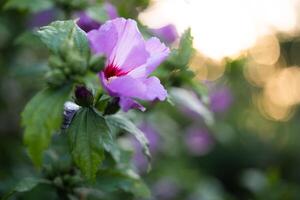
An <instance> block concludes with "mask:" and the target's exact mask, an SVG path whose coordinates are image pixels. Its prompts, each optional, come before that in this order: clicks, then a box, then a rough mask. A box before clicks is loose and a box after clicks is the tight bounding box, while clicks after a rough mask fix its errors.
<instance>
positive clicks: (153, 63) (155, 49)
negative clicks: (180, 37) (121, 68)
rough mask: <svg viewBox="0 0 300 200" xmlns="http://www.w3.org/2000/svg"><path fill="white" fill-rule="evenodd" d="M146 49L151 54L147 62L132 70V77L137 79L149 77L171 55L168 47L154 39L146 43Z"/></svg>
mask: <svg viewBox="0 0 300 200" xmlns="http://www.w3.org/2000/svg"><path fill="white" fill-rule="evenodd" d="M146 49H147V51H148V52H149V53H150V57H149V58H148V59H147V62H146V63H145V64H144V65H142V66H140V67H138V68H136V69H134V70H132V71H131V72H130V75H131V76H132V77H135V78H141V77H147V76H149V75H150V74H151V73H152V72H153V71H154V70H155V69H156V68H157V66H158V65H160V64H161V63H162V62H163V61H164V60H165V59H166V58H167V57H168V55H169V53H170V50H169V48H168V47H166V45H164V44H163V43H161V42H160V41H159V39H157V38H155V37H152V38H150V39H149V40H148V41H147V42H146Z"/></svg>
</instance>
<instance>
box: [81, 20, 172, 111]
mask: <svg viewBox="0 0 300 200" xmlns="http://www.w3.org/2000/svg"><path fill="white" fill-rule="evenodd" d="M87 37H88V39H89V42H90V46H91V49H92V52H93V53H94V54H97V55H104V56H105V57H106V58H107V61H106V66H105V68H104V70H103V71H101V72H99V77H100V80H101V83H102V85H103V87H104V89H105V90H106V91H107V92H108V93H109V95H111V96H113V97H118V98H119V105H120V107H121V108H122V110H123V111H125V112H126V111H128V110H129V109H131V108H139V109H140V110H145V108H144V107H143V106H142V105H140V104H139V103H138V102H137V101H135V99H140V100H145V101H154V100H157V99H158V100H160V101H163V100H165V99H166V97H167V91H166V90H165V89H164V87H163V86H162V85H161V83H160V81H159V79H158V78H157V77H154V76H151V77H149V75H150V74H151V73H152V72H153V71H154V70H155V69H156V67H157V66H158V65H159V64H160V63H161V62H163V61H164V60H165V59H166V58H167V56H168V55H169V53H170V50H169V48H168V47H166V46H165V45H164V44H163V43H161V42H160V41H159V39H157V38H155V37H152V38H150V39H149V40H144V38H143V36H142V34H141V33H140V32H139V30H138V27H137V23H136V22H135V21H134V20H131V19H127V20H126V19H124V18H117V19H114V20H110V21H108V22H106V23H105V24H104V25H102V26H101V27H100V28H99V29H97V30H92V31H90V32H89V33H88V34H87Z"/></svg>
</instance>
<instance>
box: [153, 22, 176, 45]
mask: <svg viewBox="0 0 300 200" xmlns="http://www.w3.org/2000/svg"><path fill="white" fill-rule="evenodd" d="M150 31H151V32H152V33H153V34H154V35H155V36H156V37H158V38H159V39H161V40H162V41H163V42H165V43H166V44H168V45H170V44H172V43H173V42H175V40H176V39H177V38H178V33H177V30H176V28H175V26H174V25H172V24H168V25H166V26H163V27H161V28H158V29H151V30H150Z"/></svg>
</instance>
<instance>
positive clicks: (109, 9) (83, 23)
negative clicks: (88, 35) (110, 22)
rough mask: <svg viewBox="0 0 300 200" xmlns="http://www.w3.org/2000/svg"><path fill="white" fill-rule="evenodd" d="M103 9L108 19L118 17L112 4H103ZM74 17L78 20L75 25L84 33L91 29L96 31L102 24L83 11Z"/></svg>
mask: <svg viewBox="0 0 300 200" xmlns="http://www.w3.org/2000/svg"><path fill="white" fill-rule="evenodd" d="M103 8H104V10H105V12H106V13H107V16H108V18H109V19H115V18H117V17H118V12H117V9H116V8H115V7H114V6H113V5H112V4H110V3H104V5H103ZM75 16H76V17H78V18H79V20H78V21H77V25H78V26H79V27H80V28H81V29H82V30H84V31H85V32H89V31H91V30H93V29H98V28H99V27H100V26H101V24H102V23H104V22H102V23H101V22H99V21H96V20H94V19H92V18H91V17H90V16H89V15H88V13H87V12H85V11H81V12H77V13H76V14H75Z"/></svg>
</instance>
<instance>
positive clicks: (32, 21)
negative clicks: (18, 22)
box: [27, 8, 58, 28]
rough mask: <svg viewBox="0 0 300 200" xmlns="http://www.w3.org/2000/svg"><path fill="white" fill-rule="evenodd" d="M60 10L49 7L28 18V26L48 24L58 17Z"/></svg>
mask: <svg viewBox="0 0 300 200" xmlns="http://www.w3.org/2000/svg"><path fill="white" fill-rule="evenodd" d="M57 15H58V11H57V10H55V9H53V8H52V9H47V10H43V11H40V12H37V13H35V14H33V15H31V16H30V17H29V19H28V22H27V26H28V27H29V28H35V27H41V26H46V25H48V24H49V23H50V22H52V21H54V20H55V19H56V18H57Z"/></svg>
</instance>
